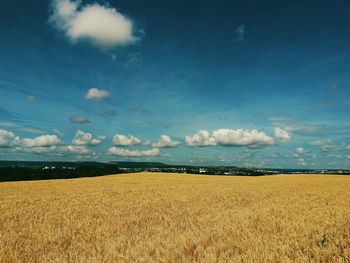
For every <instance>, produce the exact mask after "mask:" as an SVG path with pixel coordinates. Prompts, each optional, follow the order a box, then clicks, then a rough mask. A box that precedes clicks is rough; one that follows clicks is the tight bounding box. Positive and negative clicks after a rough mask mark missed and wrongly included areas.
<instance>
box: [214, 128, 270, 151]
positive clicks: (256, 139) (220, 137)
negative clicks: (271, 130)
mask: <svg viewBox="0 0 350 263" xmlns="http://www.w3.org/2000/svg"><path fill="white" fill-rule="evenodd" d="M213 137H214V138H215V140H216V142H217V144H219V145H223V146H249V147H254V148H255V147H261V146H266V145H272V144H274V143H275V141H274V139H273V138H272V137H270V136H268V135H266V134H265V133H264V132H261V131H257V130H255V129H253V130H243V129H237V130H232V129H219V130H215V131H213Z"/></svg>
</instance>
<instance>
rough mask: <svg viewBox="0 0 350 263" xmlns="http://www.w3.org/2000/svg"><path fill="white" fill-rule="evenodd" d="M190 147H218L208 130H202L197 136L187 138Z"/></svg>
mask: <svg viewBox="0 0 350 263" xmlns="http://www.w3.org/2000/svg"><path fill="white" fill-rule="evenodd" d="M185 140H186V143H187V145H188V146H196V147H204V146H215V145H217V143H216V141H215V138H213V137H211V135H210V133H209V132H208V131H206V130H200V131H199V132H198V133H197V134H194V135H192V136H186V137H185Z"/></svg>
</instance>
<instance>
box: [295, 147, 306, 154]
mask: <svg viewBox="0 0 350 263" xmlns="http://www.w3.org/2000/svg"><path fill="white" fill-rule="evenodd" d="M295 152H296V153H298V154H303V153H305V150H304V148H303V147H298V148H296V149H295Z"/></svg>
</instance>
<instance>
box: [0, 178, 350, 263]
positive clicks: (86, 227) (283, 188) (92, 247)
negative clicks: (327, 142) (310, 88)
mask: <svg viewBox="0 0 350 263" xmlns="http://www.w3.org/2000/svg"><path fill="white" fill-rule="evenodd" d="M310 261H312V262H350V177H346V176H274V177H254V178H252V177H214V176H203V175H182V174H151V173H142V174H129V175H115V176H106V177H97V178H84V179H73V180H54V181H34V182H14V183H0V262H310Z"/></svg>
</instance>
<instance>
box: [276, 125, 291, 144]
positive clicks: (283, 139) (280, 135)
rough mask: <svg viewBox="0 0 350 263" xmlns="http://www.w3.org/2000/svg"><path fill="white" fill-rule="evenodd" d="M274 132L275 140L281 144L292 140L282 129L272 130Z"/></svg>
mask: <svg viewBox="0 0 350 263" xmlns="http://www.w3.org/2000/svg"><path fill="white" fill-rule="evenodd" d="M274 132H275V137H276V139H277V140H279V141H280V142H282V143H287V142H290V141H291V139H292V136H291V134H290V133H289V132H288V131H286V130H284V129H282V128H278V127H276V128H274Z"/></svg>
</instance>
